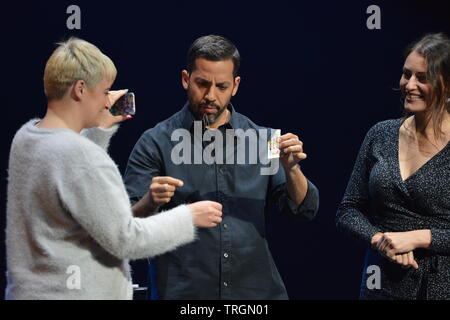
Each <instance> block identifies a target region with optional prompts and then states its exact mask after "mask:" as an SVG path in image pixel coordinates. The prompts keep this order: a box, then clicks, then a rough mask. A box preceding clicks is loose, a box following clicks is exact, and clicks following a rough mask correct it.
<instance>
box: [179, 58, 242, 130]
mask: <svg viewBox="0 0 450 320" xmlns="http://www.w3.org/2000/svg"><path fill="white" fill-rule="evenodd" d="M233 68H234V65H233V61H232V60H231V59H229V60H222V61H209V60H206V59H204V58H197V59H196V61H195V69H194V70H193V71H192V72H191V74H189V73H188V72H187V71H186V70H183V73H182V82H183V87H184V88H185V89H186V90H187V94H188V99H189V103H190V107H191V111H192V112H193V113H194V115H195V117H196V118H197V119H199V120H201V119H203V117H206V118H207V120H208V123H209V124H210V125H211V126H212V127H218V126H220V125H222V124H223V123H225V122H226V120H227V118H228V111H227V107H228V104H229V103H230V100H231V97H232V96H234V95H235V94H236V92H237V90H238V87H239V82H240V78H239V77H234V76H233Z"/></svg>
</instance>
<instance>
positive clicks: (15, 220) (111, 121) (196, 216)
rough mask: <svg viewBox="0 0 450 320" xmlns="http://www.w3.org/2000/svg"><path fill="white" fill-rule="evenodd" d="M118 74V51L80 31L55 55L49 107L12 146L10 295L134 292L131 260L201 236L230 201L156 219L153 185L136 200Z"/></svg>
mask: <svg viewBox="0 0 450 320" xmlns="http://www.w3.org/2000/svg"><path fill="white" fill-rule="evenodd" d="M116 73H117V71H116V68H115V67H114V64H113V62H112V61H111V59H109V58H108V57H107V56H106V55H104V54H103V53H102V52H101V51H100V50H99V49H98V48H97V47H95V46H94V45H92V44H90V43H88V42H86V41H84V40H81V39H76V38H71V39H69V40H68V41H66V42H63V43H60V44H59V45H58V47H57V49H56V50H55V51H54V52H53V54H52V55H51V57H50V58H49V60H48V62H47V65H46V68H45V74H44V86H45V93H46V95H47V98H48V108H47V114H46V115H45V117H44V118H43V119H33V120H30V121H29V122H27V123H26V124H24V125H23V126H22V127H21V128H20V130H19V131H18V132H17V133H16V135H15V137H14V139H13V142H12V146H11V152H10V159H9V170H8V197H7V228H6V249H7V281H8V285H7V289H6V298H7V299H130V298H132V283H131V277H130V271H129V266H128V262H127V259H140V258H146V257H151V256H155V255H158V254H161V253H164V252H166V251H170V250H173V249H175V248H177V247H178V246H181V245H184V244H186V243H189V242H191V241H193V240H194V237H195V231H196V227H213V226H216V225H217V224H218V223H219V222H220V221H221V214H222V212H221V205H220V204H218V203H215V202H211V201H202V202H197V203H194V204H190V205H180V206H178V207H176V208H174V209H172V210H169V211H166V212H162V213H159V214H156V215H153V216H150V217H148V216H149V214H150V213H151V212H150V211H151V208H153V206H152V203H151V200H150V199H151V197H150V196H149V194H148V192H147V194H146V195H145V196H144V197H143V198H142V199H141V200H140V201H139V202H137V203H136V204H135V205H134V206H133V207H131V205H130V201H129V199H128V195H127V193H126V191H125V187H124V185H123V182H122V179H121V176H120V172H119V170H118V169H117V166H116V164H115V163H114V161H113V160H112V159H111V158H110V157H109V155H108V154H107V153H106V149H107V147H108V144H109V140H110V138H111V136H112V135H113V134H114V133H115V132H116V130H117V128H118V125H117V124H116V123H118V122H120V121H123V120H125V119H126V118H127V117H126V116H113V115H112V114H111V113H110V112H109V108H110V107H111V105H112V104H113V103H114V102H115V101H116V100H117V99H118V98H119V97H121V96H122V95H123V94H125V93H126V90H120V91H110V88H111V86H112V83H113V82H114V80H115V77H116ZM87 128H90V129H87ZM149 184H150V181H149ZM168 193H170V191H169V192H168Z"/></svg>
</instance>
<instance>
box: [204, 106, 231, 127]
mask: <svg viewBox="0 0 450 320" xmlns="http://www.w3.org/2000/svg"><path fill="white" fill-rule="evenodd" d="M230 118H231V112H230V110H228V107H227V108H226V109H225V110H224V111H223V112H222V114H221V115H220V117H219V119H217V121H216V122H214V123H212V124H210V125H207V126H205V127H206V128H207V129H210V130H214V129H218V128H219V127H220V126H223V125H224V124H225V123H227V122H229V121H230Z"/></svg>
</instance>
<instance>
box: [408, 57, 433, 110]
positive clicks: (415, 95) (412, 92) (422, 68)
mask: <svg viewBox="0 0 450 320" xmlns="http://www.w3.org/2000/svg"><path fill="white" fill-rule="evenodd" d="M400 90H401V91H402V93H403V95H404V97H405V103H404V106H405V110H406V111H408V112H413V113H416V112H424V111H428V109H429V106H430V104H431V100H432V92H433V88H432V86H431V84H430V82H429V79H428V78H427V63H426V60H425V58H424V57H423V56H421V55H420V54H418V53H417V52H415V51H413V52H411V53H410V54H409V55H408V57H407V58H406V60H405V64H404V66H403V74H402V77H401V79H400Z"/></svg>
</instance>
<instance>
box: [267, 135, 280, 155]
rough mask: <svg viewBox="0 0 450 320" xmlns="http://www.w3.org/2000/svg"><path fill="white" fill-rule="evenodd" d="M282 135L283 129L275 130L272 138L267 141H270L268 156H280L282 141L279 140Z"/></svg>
mask: <svg viewBox="0 0 450 320" xmlns="http://www.w3.org/2000/svg"><path fill="white" fill-rule="evenodd" d="M280 137H281V130H280V129H276V130H275V131H274V133H273V134H272V137H271V138H270V140H269V141H268V142H267V143H268V148H267V152H268V155H267V156H268V158H269V159H274V158H279V157H280V143H279V142H278V138H280Z"/></svg>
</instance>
